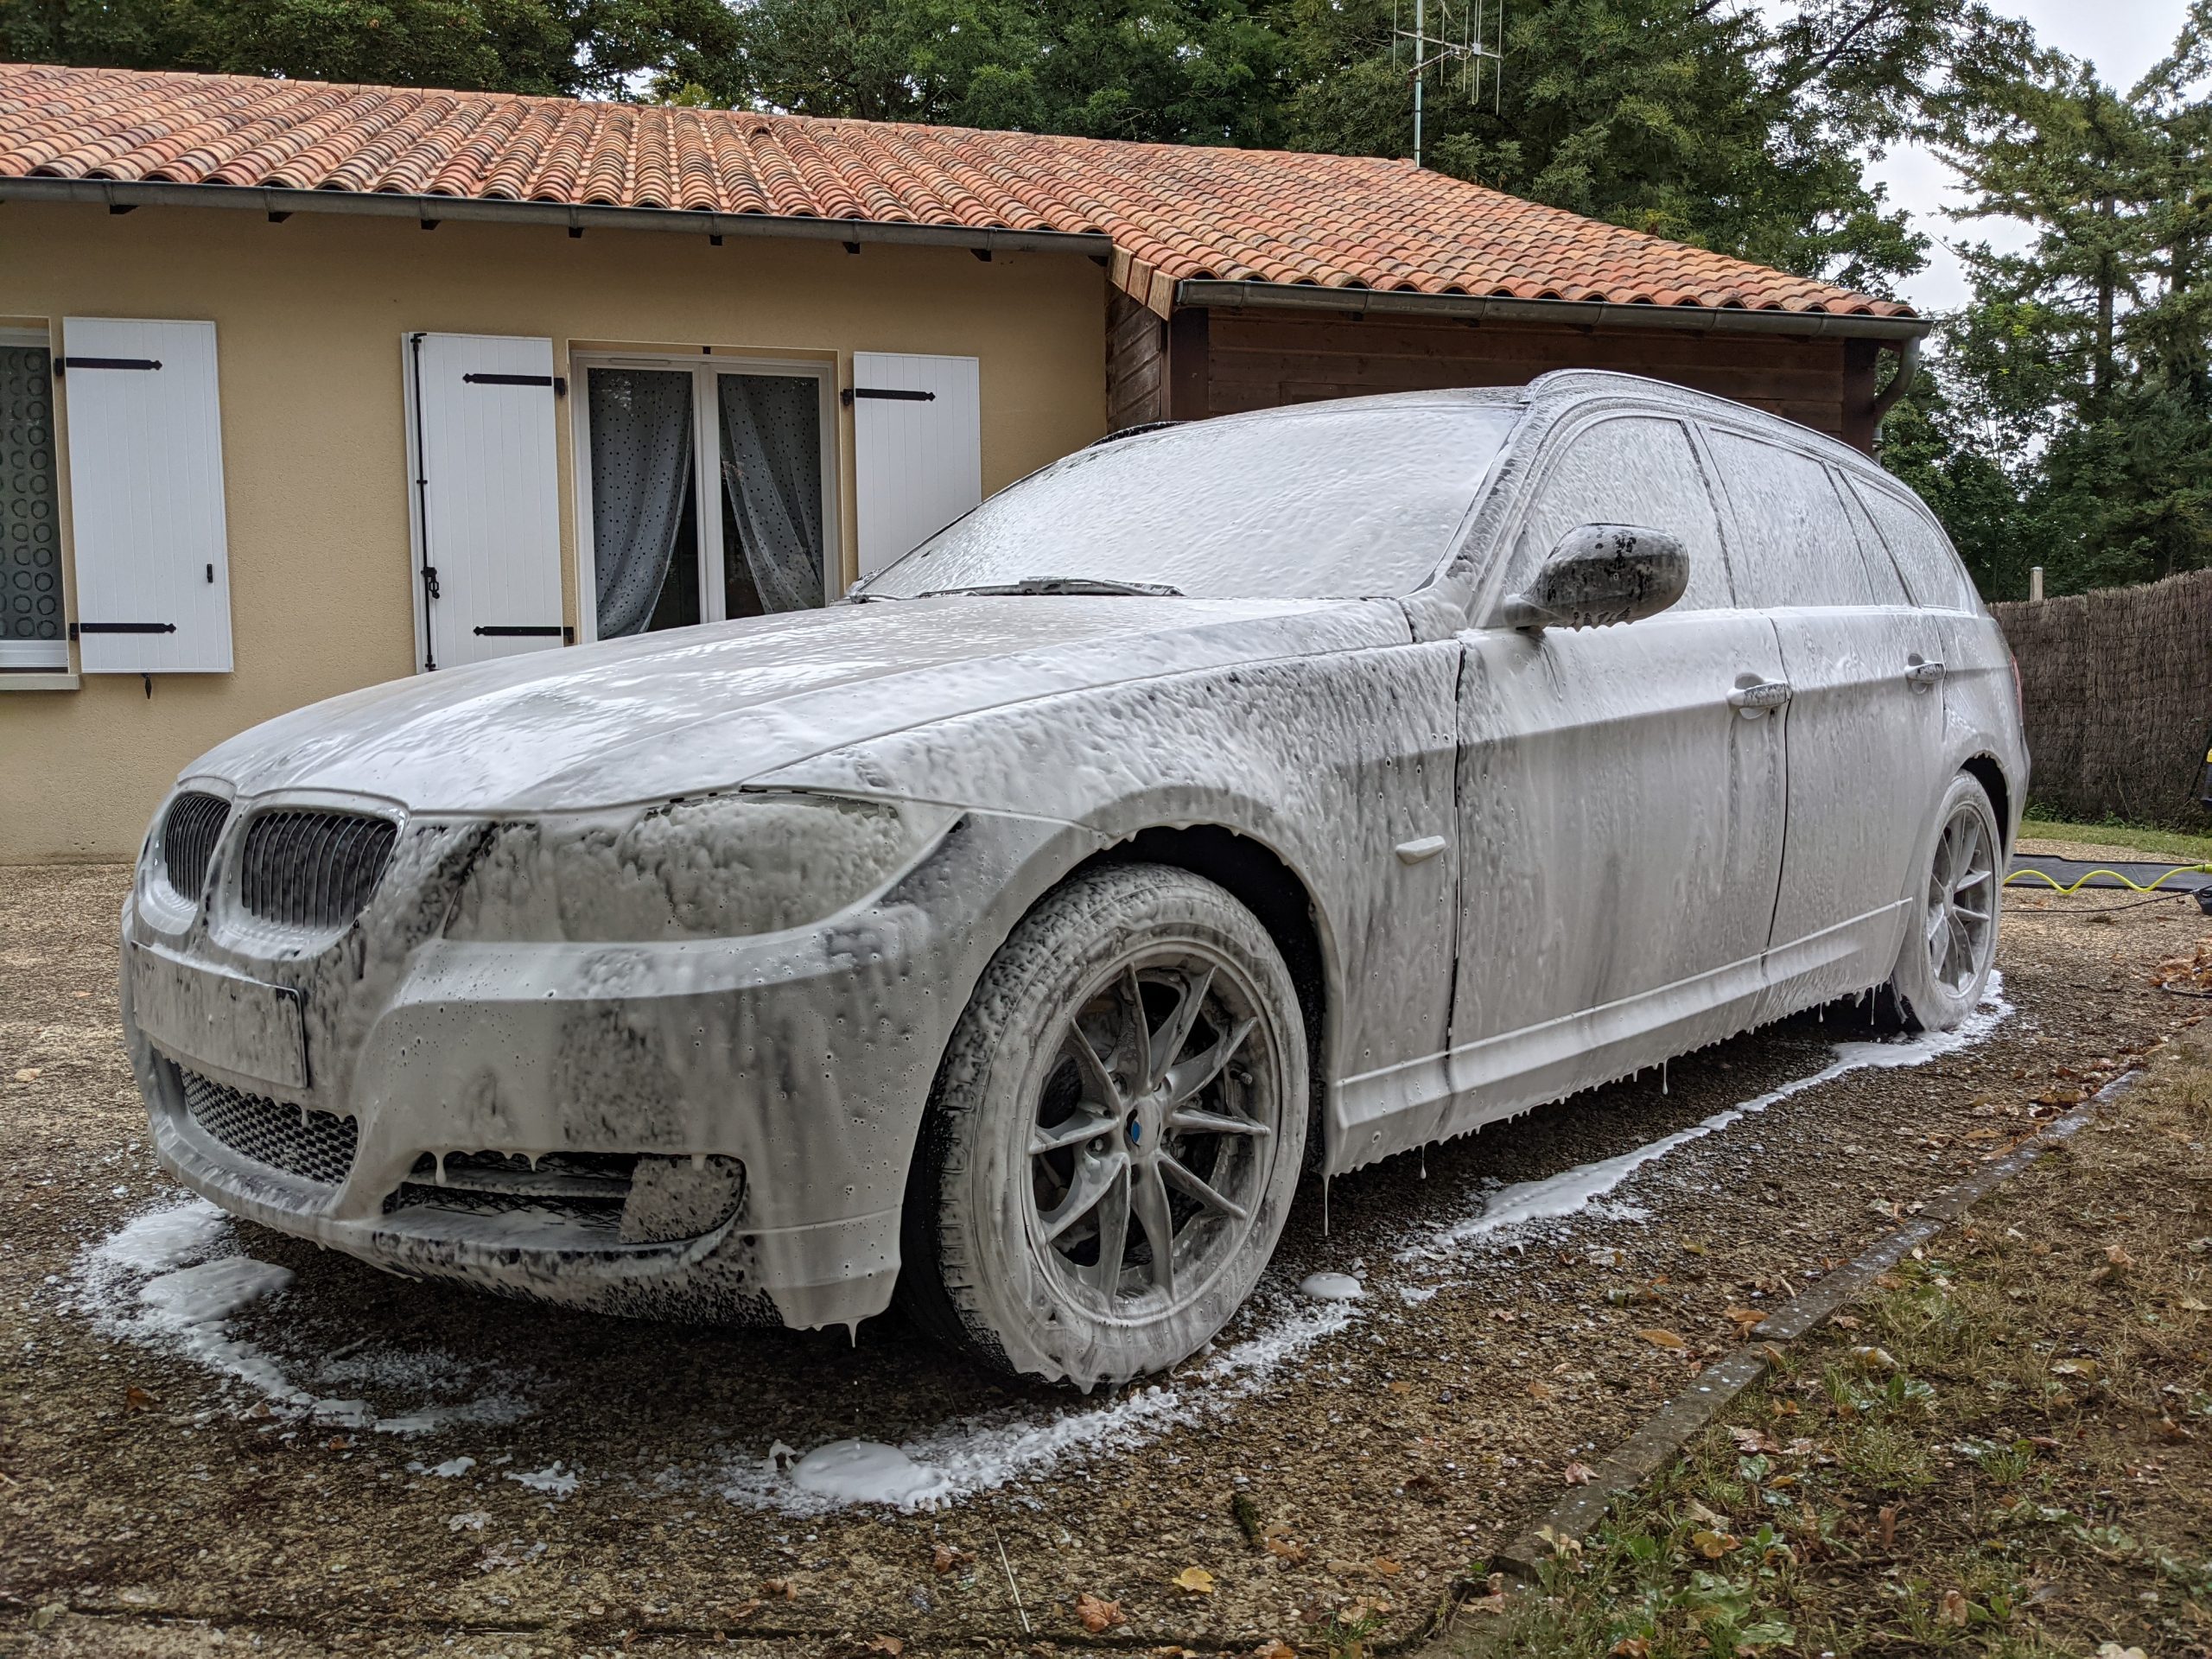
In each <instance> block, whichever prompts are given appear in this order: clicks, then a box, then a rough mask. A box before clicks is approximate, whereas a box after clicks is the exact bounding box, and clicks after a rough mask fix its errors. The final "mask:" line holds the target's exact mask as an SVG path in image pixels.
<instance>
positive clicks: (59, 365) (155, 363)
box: [54, 357, 162, 375]
mask: <svg viewBox="0 0 2212 1659" xmlns="http://www.w3.org/2000/svg"><path fill="white" fill-rule="evenodd" d="M161 366H162V360H161V359H159V358H157V357H57V358H55V359H54V373H55V374H57V375H66V374H67V372H69V371H70V370H71V369H158V368H160V367H161Z"/></svg>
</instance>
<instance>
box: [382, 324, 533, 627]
mask: <svg viewBox="0 0 2212 1659" xmlns="http://www.w3.org/2000/svg"><path fill="white" fill-rule="evenodd" d="M400 346H401V349H402V350H403V351H404V353H406V360H407V393H408V397H407V403H408V407H407V422H408V443H407V450H408V456H409V459H410V461H411V462H412V465H411V466H410V467H409V470H408V478H407V493H408V500H409V505H410V519H411V522H412V525H413V530H414V543H415V546H414V552H415V607H416V619H417V626H416V632H415V644H416V667H418V668H423V669H432V668H458V667H460V666H461V665H462V664H466V663H480V662H485V661H487V660H489V659H490V658H494V657H512V656H514V655H516V654H518V652H525V651H542V650H543V649H545V648H546V647H547V646H549V645H559V644H561V643H562V641H563V639H565V638H566V635H565V633H564V632H563V627H562V624H561V506H560V485H559V482H558V469H557V467H556V463H555V461H554V442H555V438H554V431H555V422H554V413H553V404H554V397H555V388H556V383H555V380H554V377H553V342H552V341H551V340H533V339H529V338H526V337H518V336H507V335H500V334H408V335H406V336H405V337H404V339H403V340H401V342H400Z"/></svg>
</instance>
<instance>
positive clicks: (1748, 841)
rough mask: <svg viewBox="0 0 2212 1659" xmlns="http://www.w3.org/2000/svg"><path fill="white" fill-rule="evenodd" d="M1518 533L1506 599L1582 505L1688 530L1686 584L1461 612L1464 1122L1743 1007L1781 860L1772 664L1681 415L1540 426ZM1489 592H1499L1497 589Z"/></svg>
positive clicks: (1736, 1021) (1594, 1074)
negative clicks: (1668, 590)
mask: <svg viewBox="0 0 2212 1659" xmlns="http://www.w3.org/2000/svg"><path fill="white" fill-rule="evenodd" d="M1516 511H1517V514H1518V521H1517V525H1513V524H1510V525H1509V526H1508V528H1507V530H1506V531H1505V535H1506V541H1505V543H1504V545H1505V548H1506V564H1507V567H1508V568H1507V570H1506V573H1505V577H1504V582H1503V588H1502V589H1501V594H1506V593H1511V592H1514V591H1516V590H1517V589H1518V588H1523V587H1526V586H1527V585H1528V584H1529V582H1530V581H1531V580H1532V579H1533V578H1534V577H1535V574H1536V572H1537V570H1538V569H1540V568H1541V565H1542V564H1543V563H1544V561H1545V559H1546V558H1547V556H1548V555H1549V554H1550V552H1551V550H1552V549H1553V548H1554V546H1555V545H1556V544H1557V543H1558V541H1559V539H1560V537H1561V536H1562V535H1564V534H1565V533H1566V532H1567V531H1571V530H1573V529H1574V528H1575V527H1576V526H1578V525H1580V524H1637V525H1642V526H1644V527H1646V528H1648V529H1651V530H1656V531H1665V532H1667V533H1669V534H1670V535H1673V536H1675V537H1680V538H1681V541H1682V542H1683V543H1684V544H1685V545H1686V546H1687V547H1688V550H1689V553H1690V572H1691V574H1690V586H1689V590H1688V593H1687V594H1685V595H1684V597H1683V598H1682V599H1681V601H1679V602H1677V603H1676V604H1675V606H1674V607H1672V608H1670V609H1669V610H1667V611H1665V612H1662V613H1660V614H1658V615H1656V616H1651V617H1646V618H1644V619H1643V620H1638V621H1635V622H1630V623H1627V624H1624V625H1617V626H1611V627H1603V628H1589V629H1569V628H1563V627H1553V628H1547V629H1544V630H1542V631H1541V632H1522V631H1516V630H1515V629H1512V628H1510V627H1505V626H1497V623H1496V620H1495V618H1494V617H1488V616H1482V617H1478V619H1477V620H1478V622H1481V623H1487V624H1489V626H1476V627H1473V628H1471V629H1469V630H1467V631H1466V632H1465V633H1464V634H1462V636H1461V639H1462V641H1463V643H1464V645H1465V652H1466V658H1465V664H1466V665H1465V671H1464V672H1463V673H1462V675H1461V678H1460V685H1459V787H1458V795H1459V837H1460V849H1461V855H1460V857H1461V864H1460V887H1459V891H1460V907H1459V912H1460V913H1459V969H1458V975H1457V978H1456V981H1455V988H1454V994H1453V998H1452V1093H1453V1096H1454V1097H1455V1100H1456V1102H1457V1103H1458V1106H1457V1109H1456V1113H1455V1116H1456V1117H1457V1119H1458V1122H1457V1124H1456V1127H1457V1128H1465V1127H1468V1126H1469V1125H1470V1124H1471V1123H1474V1122H1481V1121H1484V1119H1487V1118H1490V1117H1493V1116H1498V1115H1500V1114H1502V1113H1503V1112H1509V1111H1514V1110H1518V1109H1522V1108H1524V1107H1526V1106H1528V1105H1530V1104H1532V1103H1537V1102H1540V1101H1544V1100H1549V1099H1556V1098H1558V1097H1559V1096H1561V1095H1564V1094H1567V1093H1571V1092H1573V1090H1577V1089H1580V1088H1584V1087H1586V1086H1589V1085H1590V1084H1595V1083H1599V1082H1602V1081H1605V1079H1607V1078H1609V1077H1617V1076H1619V1075H1620V1074H1622V1073H1623V1072H1624V1071H1629V1070H1630V1069H1632V1068H1634V1067H1636V1066H1639V1065H1652V1064H1655V1063H1656V1062H1657V1061H1658V1060H1660V1059H1662V1058H1665V1057H1666V1056H1668V1055H1669V1054H1674V1053H1679V1052H1682V1051H1684V1050H1686V1049H1688V1048H1691V1047H1694V1046H1698V1045H1700V1044H1702V1043H1705V1042H1710V1041H1714V1040H1717V1039H1719V1038H1721V1037H1725V1036H1726V1035H1728V1034H1730V1033H1732V1032H1734V1031H1736V1030H1738V1029H1740V1028H1741V1027H1743V1026H1744V1024H1745V1023H1746V1021H1747V1020H1748V1018H1749V1015H1750V1014H1751V1009H1752V1007H1754V1005H1755V1004H1756V1001H1757V1000H1758V995H1759V991H1760V986H1761V984H1762V982H1763V971H1762V970H1763V963H1762V957H1763V953H1764V950H1765V948H1766V943H1767V932H1768V927H1769V924H1770V921H1771V919H1772V917H1773V911H1774V895H1775V887H1776V883H1777V880H1778V878H1779V874H1780V869H1781V861H1782V824H1783V787H1784V776H1783V744H1782V737H1781V731H1780V722H1779V721H1777V719H1775V718H1773V717H1772V716H1771V715H1767V714H1766V713H1764V711H1763V710H1761V709H1759V708H1758V707H1757V703H1756V700H1754V701H1753V703H1752V706H1751V707H1748V708H1739V707H1738V706H1735V705H1734V704H1732V702H1731V696H1732V693H1737V692H1739V691H1740V690H1743V689H1744V688H1746V687H1750V686H1754V685H1763V684H1767V683H1772V682H1776V681H1778V680H1780V679H1781V677H1782V671H1783V665H1782V658H1781V652H1780V650H1779V648H1778V646H1777V642H1776V639H1775V633H1774V629H1773V626H1772V625H1771V624H1770V622H1769V621H1768V620H1767V619H1766V618H1765V617H1764V616H1762V615H1760V614H1758V613H1756V612H1753V611H1748V610H1744V609H1740V608H1738V606H1737V601H1736V600H1735V597H1734V594H1733V591H1732V586H1731V582H1730V579H1729V568H1728V560H1727V556H1726V550H1725V538H1724V533H1723V527H1722V519H1721V517H1720V514H1719V508H1718V504H1717V502H1716V500H1715V497H1714V493H1713V490H1712V488H1711V486H1710V481H1709V480H1708V478H1707V467H1706V463H1705V461H1704V459H1703V458H1702V456H1701V455H1700V452H1699V449H1698V448H1697V445H1696V443H1695V442H1694V438H1693V436H1692V435H1691V432H1690V430H1689V429H1688V427H1687V426H1686V425H1685V424H1684V423H1681V421H1679V420H1676V419H1675V418H1673V417H1672V416H1664V415H1660V414H1656V413H1649V414H1647V413H1642V412H1637V413H1614V414H1609V415H1606V416H1601V417H1599V418H1597V419H1594V420H1590V421H1586V422H1584V423H1580V424H1579V425H1577V426H1576V427H1574V428H1573V429H1571V430H1569V431H1568V432H1567V433H1566V434H1565V435H1564V436H1563V437H1562V438H1559V439H1554V440H1553V441H1552V442H1550V443H1549V444H1548V445H1547V448H1546V453H1545V454H1543V455H1541V456H1540V457H1539V459H1538V461H1537V464H1536V468H1535V479H1534V483H1533V486H1532V487H1531V488H1530V490H1529V493H1528V494H1527V495H1526V497H1525V501H1524V505H1522V507H1520V508H1518V509H1517V510H1516ZM1493 608H1494V607H1493Z"/></svg>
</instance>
